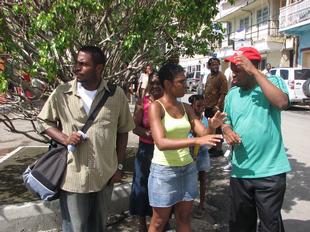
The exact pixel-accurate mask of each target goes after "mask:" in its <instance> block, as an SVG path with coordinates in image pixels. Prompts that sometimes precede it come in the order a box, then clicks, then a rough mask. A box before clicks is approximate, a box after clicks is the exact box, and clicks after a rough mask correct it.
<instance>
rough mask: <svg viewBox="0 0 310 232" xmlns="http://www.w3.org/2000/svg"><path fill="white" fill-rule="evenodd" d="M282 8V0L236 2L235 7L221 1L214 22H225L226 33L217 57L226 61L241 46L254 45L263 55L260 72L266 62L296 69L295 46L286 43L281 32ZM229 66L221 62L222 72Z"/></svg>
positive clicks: (243, 0)
mask: <svg viewBox="0 0 310 232" xmlns="http://www.w3.org/2000/svg"><path fill="white" fill-rule="evenodd" d="M279 8H280V0H275V1H270V0H248V1H246V0H236V1H235V3H234V4H233V5H231V4H230V3H229V2H228V1H227V0H224V1H220V3H219V14H218V15H217V16H216V19H215V21H217V22H222V24H223V26H224V28H226V32H225V33H224V39H223V41H222V42H221V43H219V46H218V48H217V50H216V53H217V57H218V58H220V59H224V58H226V57H228V56H230V55H232V54H233V53H234V50H237V49H238V48H240V47H244V46H253V47H255V48H256V49H257V50H258V51H259V52H260V53H261V55H262V58H263V60H262V62H261V69H264V68H265V65H266V63H270V64H271V66H274V67H279V66H281V67H282V66H287V67H288V66H293V61H294V57H293V56H294V53H293V48H294V45H293V44H294V43H293V42H291V43H286V37H285V36H284V35H282V34H280V32H279V13H280V12H279ZM286 44H287V45H290V46H285V45H286ZM227 66H228V64H225V62H222V67H223V69H222V70H225V69H226V67H227Z"/></svg>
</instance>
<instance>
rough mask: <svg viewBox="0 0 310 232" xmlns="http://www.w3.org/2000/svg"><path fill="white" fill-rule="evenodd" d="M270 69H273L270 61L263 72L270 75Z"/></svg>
mask: <svg viewBox="0 0 310 232" xmlns="http://www.w3.org/2000/svg"><path fill="white" fill-rule="evenodd" d="M270 70H271V64H270V63H267V64H266V68H265V69H264V70H263V74H265V75H266V76H267V75H270V74H271V73H270Z"/></svg>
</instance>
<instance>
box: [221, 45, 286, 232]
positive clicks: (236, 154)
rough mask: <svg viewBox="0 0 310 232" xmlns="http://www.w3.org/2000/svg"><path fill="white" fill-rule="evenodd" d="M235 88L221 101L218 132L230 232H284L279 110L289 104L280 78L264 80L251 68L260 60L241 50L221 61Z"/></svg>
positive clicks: (253, 51) (254, 53)
mask: <svg viewBox="0 0 310 232" xmlns="http://www.w3.org/2000/svg"><path fill="white" fill-rule="evenodd" d="M226 61H229V62H231V69H232V71H233V75H234V78H236V86H235V87H233V88H232V89H231V90H230V91H229V93H228V95H227V96H226V99H225V108H224V111H225V112H226V113H227V115H228V116H227V121H226V122H225V124H224V125H223V126H222V128H223V134H224V138H225V139H226V141H227V142H228V143H229V144H230V145H232V146H233V150H232V153H233V156H232V165H233V167H232V172H231V178H230V194H231V213H230V221H229V228H230V232H255V231H257V230H256V229H257V222H258V218H259V225H258V231H260V232H280V231H281V232H282V231H284V227H283V222H282V217H281V207H282V204H283V198H284V193H285V188H286V172H288V171H290V170H291V168H290V164H289V161H288V158H287V155H286V153H285V149H284V145H283V140H282V135H281V110H282V109H286V108H287V107H288V104H289V100H288V90H287V87H286V85H285V83H284V81H283V79H282V78H279V77H277V76H272V75H271V76H269V77H268V78H266V77H265V75H264V74H262V73H261V72H260V71H259V70H258V69H257V68H258V65H259V62H260V61H261V55H260V54H259V52H258V51H257V50H256V49H255V48H252V47H242V48H240V49H239V50H238V51H237V52H236V53H235V54H234V55H233V56H231V57H229V58H227V59H226Z"/></svg>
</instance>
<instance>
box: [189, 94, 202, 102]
mask: <svg viewBox="0 0 310 232" xmlns="http://www.w3.org/2000/svg"><path fill="white" fill-rule="evenodd" d="M204 99H205V98H204V97H203V95H200V94H194V95H192V96H190V97H189V99H188V102H189V103H191V104H194V102H195V101H198V100H204Z"/></svg>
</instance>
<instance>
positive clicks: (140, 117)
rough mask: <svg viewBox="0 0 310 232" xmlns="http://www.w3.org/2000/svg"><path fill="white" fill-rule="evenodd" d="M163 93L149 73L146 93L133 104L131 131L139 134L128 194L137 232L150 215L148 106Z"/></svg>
mask: <svg viewBox="0 0 310 232" xmlns="http://www.w3.org/2000/svg"><path fill="white" fill-rule="evenodd" d="M162 95H163V90H162V87H161V85H160V82H159V79H158V76H157V74H156V73H152V74H151V75H150V79H149V81H148V86H147V88H146V94H145V96H144V97H143V98H142V99H139V101H138V102H137V104H136V106H135V111H134V121H135V125H136V127H135V129H134V130H133V133H135V134H136V135H138V136H139V147H138V152H137V154H136V158H135V170H134V175H133V180H132V189H131V194H130V207H129V211H130V214H131V215H137V216H138V217H139V232H146V231H147V225H146V216H152V207H151V206H150V203H149V197H148V190H147V183H148V178H149V173H150V166H151V160H152V158H153V152H154V141H153V137H152V133H151V129H150V120H149V115H148V112H149V106H150V104H151V103H152V102H154V101H155V100H157V99H158V98H160V97H161V96H162Z"/></svg>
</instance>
